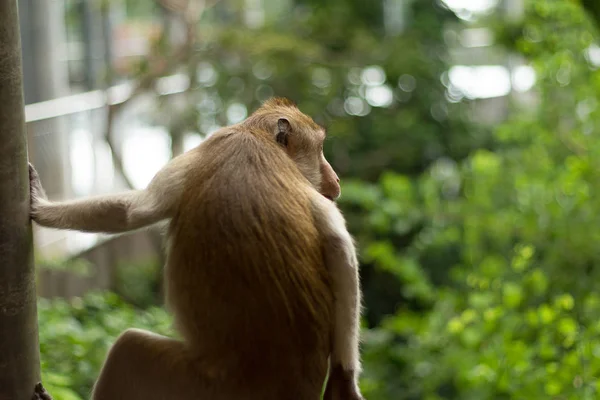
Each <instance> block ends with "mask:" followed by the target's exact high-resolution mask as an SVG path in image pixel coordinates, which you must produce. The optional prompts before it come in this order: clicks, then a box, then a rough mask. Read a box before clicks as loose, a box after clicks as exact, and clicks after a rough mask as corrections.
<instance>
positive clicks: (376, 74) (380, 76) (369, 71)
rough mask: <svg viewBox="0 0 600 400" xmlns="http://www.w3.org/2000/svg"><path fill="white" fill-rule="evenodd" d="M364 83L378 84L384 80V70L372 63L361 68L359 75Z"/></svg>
mask: <svg viewBox="0 0 600 400" xmlns="http://www.w3.org/2000/svg"><path fill="white" fill-rule="evenodd" d="M360 78H361V80H362V82H363V83H364V84H365V85H370V86H378V85H382V84H383V83H384V82H385V72H384V71H383V68H381V67H380V66H378V65H372V66H370V67H367V68H365V69H363V71H362V74H361V76H360Z"/></svg>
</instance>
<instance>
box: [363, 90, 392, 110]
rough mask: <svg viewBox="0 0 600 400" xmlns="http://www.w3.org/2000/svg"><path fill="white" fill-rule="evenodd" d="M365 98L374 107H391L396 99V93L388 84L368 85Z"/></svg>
mask: <svg viewBox="0 0 600 400" xmlns="http://www.w3.org/2000/svg"><path fill="white" fill-rule="evenodd" d="M365 99H366V100H367V102H368V103H369V104H370V105H372V106H373V107H389V106H390V105H391V104H392V100H393V99H394V93H393V92H392V89H391V88H390V87H389V86H388V85H381V86H371V87H368V88H367V90H366V93H365Z"/></svg>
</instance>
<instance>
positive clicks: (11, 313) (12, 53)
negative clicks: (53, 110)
mask: <svg viewBox="0 0 600 400" xmlns="http://www.w3.org/2000/svg"><path fill="white" fill-rule="evenodd" d="M0 60H1V62H0V400H30V399H31V396H32V395H33V392H34V387H35V384H36V382H38V381H39V375H40V372H39V358H40V356H39V345H38V331H37V306H36V291H35V271H34V268H33V252H32V235H31V223H30V220H29V177H28V176H29V174H28V167H27V147H26V137H25V116H24V105H23V88H22V83H23V82H22V70H21V47H20V36H19V19H18V14H17V1H16V0H2V1H0Z"/></svg>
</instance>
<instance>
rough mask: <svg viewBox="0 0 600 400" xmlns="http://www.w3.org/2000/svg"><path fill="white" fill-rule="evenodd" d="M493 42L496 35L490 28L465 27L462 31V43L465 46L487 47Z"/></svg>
mask: <svg viewBox="0 0 600 400" xmlns="http://www.w3.org/2000/svg"><path fill="white" fill-rule="evenodd" d="M493 43H494V36H493V34H492V31H491V30H490V29H488V28H472V29H464V30H463V31H462V32H461V33H460V44H462V45H463V46H464V47H486V46H490V45H491V44H493Z"/></svg>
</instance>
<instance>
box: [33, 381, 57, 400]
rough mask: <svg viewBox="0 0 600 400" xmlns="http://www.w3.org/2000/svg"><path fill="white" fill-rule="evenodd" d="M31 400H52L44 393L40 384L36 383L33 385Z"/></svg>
mask: <svg viewBox="0 0 600 400" xmlns="http://www.w3.org/2000/svg"><path fill="white" fill-rule="evenodd" d="M31 400H52V396H50V393H48V392H46V389H45V388H44V386H43V385H42V382H38V383H37V384H36V385H35V389H34V391H33V396H31Z"/></svg>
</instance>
